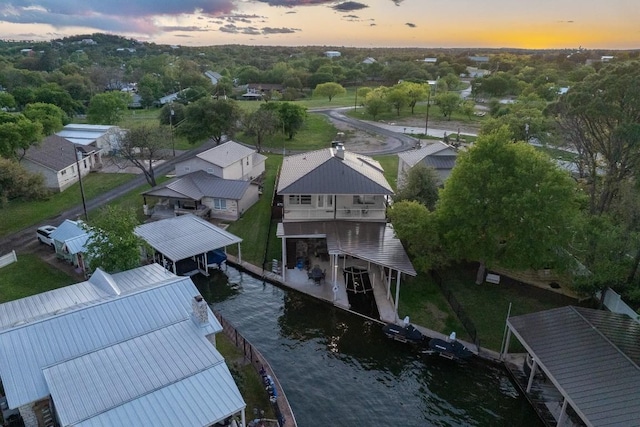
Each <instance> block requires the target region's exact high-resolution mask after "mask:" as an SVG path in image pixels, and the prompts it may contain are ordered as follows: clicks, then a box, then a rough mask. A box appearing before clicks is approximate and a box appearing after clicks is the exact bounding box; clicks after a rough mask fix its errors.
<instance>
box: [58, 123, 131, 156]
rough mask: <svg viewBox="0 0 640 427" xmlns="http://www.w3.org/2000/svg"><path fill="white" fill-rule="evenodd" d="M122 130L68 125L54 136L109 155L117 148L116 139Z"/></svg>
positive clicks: (106, 126)
mask: <svg viewBox="0 0 640 427" xmlns="http://www.w3.org/2000/svg"><path fill="white" fill-rule="evenodd" d="M121 132H122V129H120V127H118V126H111V125H87V124H78V123H73V124H68V125H66V126H65V127H64V128H62V130H61V131H60V132H57V133H56V135H58V136H61V137H63V138H66V139H68V140H69V141H71V142H73V143H74V144H76V145H81V146H83V147H89V146H90V147H92V148H94V149H95V150H96V151H98V152H100V154H103V153H109V152H111V151H113V150H116V149H117V148H118V137H119V136H120V133H121Z"/></svg>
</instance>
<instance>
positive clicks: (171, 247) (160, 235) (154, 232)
mask: <svg viewBox="0 0 640 427" xmlns="http://www.w3.org/2000/svg"><path fill="white" fill-rule="evenodd" d="M134 233H135V234H136V235H137V236H139V237H140V238H142V239H144V240H145V241H146V242H147V243H149V244H150V245H151V246H152V247H153V248H154V249H155V250H156V251H158V252H160V253H162V254H163V255H164V256H166V257H167V258H169V259H170V260H171V261H174V262H175V261H179V260H182V259H185V258H190V257H192V256H195V255H202V254H204V253H207V252H209V251H213V250H216V249H219V248H224V247H226V246H229V245H233V244H236V243H240V242H242V239H241V238H239V237H237V236H234V235H233V234H231V233H229V232H228V231H225V230H223V229H221V228H219V227H216V226H215V225H213V224H211V223H209V222H207V221H205V220H203V219H202V218H198V217H197V216H195V215H180V216H177V217H173V218H167V219H163V220H160V221H155V222H149V223H146V224H142V225H139V226H137V227H136V228H135V230H134Z"/></svg>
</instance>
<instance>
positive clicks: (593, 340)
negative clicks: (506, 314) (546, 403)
mask: <svg viewBox="0 0 640 427" xmlns="http://www.w3.org/2000/svg"><path fill="white" fill-rule="evenodd" d="M507 327H508V333H507V340H506V345H505V349H508V348H509V340H510V338H511V335H513V336H515V337H516V338H517V339H518V341H519V342H520V343H521V344H522V346H523V347H524V348H525V349H526V351H527V352H528V353H529V355H530V356H531V357H532V359H533V364H532V367H531V373H530V374H529V377H528V382H527V385H526V392H527V394H529V393H530V392H531V391H532V388H533V387H535V383H536V382H538V381H539V380H538V379H537V376H536V374H539V371H538V370H541V371H542V373H544V377H545V378H546V379H545V380H544V381H545V382H546V383H548V382H550V383H551V384H553V386H554V387H555V388H556V389H557V391H558V392H559V393H560V395H561V396H562V397H561V402H560V405H561V407H560V408H559V409H560V410H559V412H558V414H557V417H556V421H557V424H556V425H558V426H564V425H567V424H565V423H566V422H567V411H568V409H569V407H570V408H571V410H572V411H573V412H574V413H575V414H576V415H577V417H579V419H580V421H581V422H582V423H584V425H587V426H620V427H622V426H624V427H627V426H638V425H640V325H639V324H638V323H637V322H635V321H634V320H632V319H631V318H629V317H628V316H626V315H624V314H617V313H611V312H608V311H603V310H593V309H589V308H581V307H573V306H568V307H561V308H557V309H552V310H547V311H542V312H538V313H532V314H526V315H522V316H515V317H510V318H509V319H508V320H507ZM505 356H507V355H506V350H505V353H503V354H502V357H503V358H505ZM556 404H557V403H556Z"/></svg>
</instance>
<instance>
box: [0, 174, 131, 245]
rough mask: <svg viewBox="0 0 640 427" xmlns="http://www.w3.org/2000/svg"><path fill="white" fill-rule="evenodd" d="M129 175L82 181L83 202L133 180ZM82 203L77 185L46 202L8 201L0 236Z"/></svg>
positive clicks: (93, 176) (0, 218)
mask: <svg viewBox="0 0 640 427" xmlns="http://www.w3.org/2000/svg"><path fill="white" fill-rule="evenodd" d="M134 177H135V175H133V174H122V173H118V174H104V173H91V174H89V175H87V176H85V177H84V178H82V184H83V186H84V194H85V199H86V200H91V199H92V198H94V197H96V196H97V195H99V194H102V193H105V192H107V191H109V190H111V189H113V188H115V187H118V186H119V185H122V184H124V183H125V182H127V181H129V180H131V179H133V178H134ZM81 203H82V193H81V192H80V184H79V183H75V184H74V185H72V186H71V187H69V188H67V189H66V190H65V191H63V192H61V193H54V194H52V195H51V197H49V199H48V200H42V201H37V202H21V201H10V202H9V204H8V205H7V206H5V207H4V208H1V209H0V236H6V235H7V234H11V233H15V232H17V231H20V230H22V229H24V228H26V227H29V226H31V225H34V224H39V223H41V222H43V221H45V220H47V219H49V218H55V217H56V216H57V215H59V214H60V212H64V211H66V210H68V209H71V208H73V207H74V206H77V205H80V204H81Z"/></svg>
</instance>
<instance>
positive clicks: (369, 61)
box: [362, 56, 377, 64]
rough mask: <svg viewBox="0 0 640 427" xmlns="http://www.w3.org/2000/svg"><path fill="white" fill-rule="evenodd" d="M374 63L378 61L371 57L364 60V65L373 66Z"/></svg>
mask: <svg viewBox="0 0 640 427" xmlns="http://www.w3.org/2000/svg"><path fill="white" fill-rule="evenodd" d="M374 62H377V61H376V60H375V59H374V58H372V57H370V56H369V57H367V58H364V59H363V60H362V63H363V64H373V63H374Z"/></svg>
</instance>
